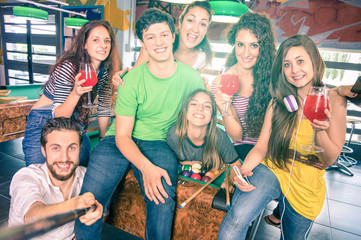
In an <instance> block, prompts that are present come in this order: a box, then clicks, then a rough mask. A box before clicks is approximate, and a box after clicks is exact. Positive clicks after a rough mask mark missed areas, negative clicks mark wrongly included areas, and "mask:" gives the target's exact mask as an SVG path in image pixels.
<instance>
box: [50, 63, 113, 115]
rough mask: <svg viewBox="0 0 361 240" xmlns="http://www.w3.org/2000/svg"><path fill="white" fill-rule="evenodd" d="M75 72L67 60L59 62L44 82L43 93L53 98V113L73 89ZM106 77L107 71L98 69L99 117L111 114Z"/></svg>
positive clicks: (109, 89) (109, 82)
mask: <svg viewBox="0 0 361 240" xmlns="http://www.w3.org/2000/svg"><path fill="white" fill-rule="evenodd" d="M77 74H78V72H76V71H75V67H74V65H73V63H71V62H70V61H68V60H65V61H64V62H63V63H61V64H59V65H58V66H57V67H56V68H55V70H54V71H53V72H52V73H51V75H50V77H49V81H48V82H47V83H46V84H45V87H44V94H45V96H47V97H48V98H50V99H51V100H53V107H52V111H53V115H54V111H55V109H56V108H57V107H59V106H60V105H61V104H63V103H64V102H65V100H66V99H67V98H68V96H69V94H70V93H71V91H72V90H73V88H74V84H75V76H76V75H77ZM108 77H109V72H108V71H107V70H101V69H100V71H99V73H98V83H97V94H98V116H99V117H109V116H110V115H111V103H110V98H111V81H109V80H108Z"/></svg>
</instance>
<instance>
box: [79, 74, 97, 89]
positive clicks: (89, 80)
mask: <svg viewBox="0 0 361 240" xmlns="http://www.w3.org/2000/svg"><path fill="white" fill-rule="evenodd" d="M79 73H80V74H81V75H80V78H79V79H81V80H82V79H85V80H86V81H85V82H84V83H83V84H82V86H83V87H90V86H91V87H94V86H95V84H97V82H98V78H97V73H96V72H95V71H84V70H80V71H79Z"/></svg>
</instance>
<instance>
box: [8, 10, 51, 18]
mask: <svg viewBox="0 0 361 240" xmlns="http://www.w3.org/2000/svg"><path fill="white" fill-rule="evenodd" d="M13 15H14V16H16V17H25V18H27V19H29V20H48V12H47V11H44V10H41V9H39V8H33V7H13Z"/></svg>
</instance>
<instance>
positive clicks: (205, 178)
mask: <svg viewBox="0 0 361 240" xmlns="http://www.w3.org/2000/svg"><path fill="white" fill-rule="evenodd" d="M209 180H211V178H210V177H208V176H204V177H202V178H201V181H203V182H208V181H209Z"/></svg>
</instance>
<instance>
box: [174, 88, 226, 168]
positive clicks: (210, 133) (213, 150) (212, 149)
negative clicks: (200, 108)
mask: <svg viewBox="0 0 361 240" xmlns="http://www.w3.org/2000/svg"><path fill="white" fill-rule="evenodd" d="M198 93H205V94H207V95H208V96H209V98H210V99H211V102H212V115H211V120H210V122H209V124H208V127H207V132H206V136H205V139H204V151H203V166H204V167H205V168H206V169H208V170H210V169H212V168H213V169H216V170H218V169H220V168H221V167H222V166H223V162H222V161H221V157H220V156H219V153H218V147H217V105H216V101H215V100H214V98H213V96H212V94H211V93H210V92H208V91H207V90H203V89H197V90H194V91H193V92H192V93H191V94H189V96H188V97H187V98H186V100H185V101H184V104H183V107H182V110H181V111H180V113H179V116H178V120H177V123H176V130H175V133H176V135H177V137H178V138H179V150H180V153H181V154H182V155H183V151H182V146H183V141H184V139H185V138H186V137H187V136H188V120H187V112H188V107H189V103H190V102H191V101H192V99H193V98H194V96H196V95H197V94H198Z"/></svg>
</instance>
